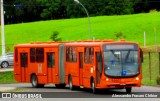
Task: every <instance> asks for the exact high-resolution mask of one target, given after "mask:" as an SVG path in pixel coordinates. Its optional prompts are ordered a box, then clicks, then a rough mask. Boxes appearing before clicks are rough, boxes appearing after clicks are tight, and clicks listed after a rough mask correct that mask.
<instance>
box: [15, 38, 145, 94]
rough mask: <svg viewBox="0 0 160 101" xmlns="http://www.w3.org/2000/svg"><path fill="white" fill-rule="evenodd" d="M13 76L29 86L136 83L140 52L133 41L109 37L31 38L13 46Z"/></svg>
mask: <svg viewBox="0 0 160 101" xmlns="http://www.w3.org/2000/svg"><path fill="white" fill-rule="evenodd" d="M14 56H15V59H14V77H15V80H17V81H18V82H27V83H31V84H32V86H33V87H44V85H45V84H55V86H56V87H65V86H66V85H69V88H70V89H71V90H73V89H74V88H75V87H76V86H79V87H80V88H91V89H92V91H93V93H96V90H97V89H107V88H125V89H126V92H127V93H131V90H132V87H140V86H141V80H142V62H143V52H142V51H141V48H140V46H139V45H138V44H137V43H134V42H127V41H124V40H122V41H120V42H115V41H112V40H104V41H78V42H61V43H60V42H35V43H29V44H19V45H15V47H14Z"/></svg>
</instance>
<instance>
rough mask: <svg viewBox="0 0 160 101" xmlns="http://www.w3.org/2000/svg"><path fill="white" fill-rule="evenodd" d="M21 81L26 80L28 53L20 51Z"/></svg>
mask: <svg viewBox="0 0 160 101" xmlns="http://www.w3.org/2000/svg"><path fill="white" fill-rule="evenodd" d="M20 67H21V81H22V82H26V76H27V67H28V53H20Z"/></svg>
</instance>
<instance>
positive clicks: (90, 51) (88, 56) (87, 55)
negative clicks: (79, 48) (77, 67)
mask: <svg viewBox="0 0 160 101" xmlns="http://www.w3.org/2000/svg"><path fill="white" fill-rule="evenodd" d="M93 60H94V48H93V47H86V48H85V49H84V62H85V63H87V64H92V63H93Z"/></svg>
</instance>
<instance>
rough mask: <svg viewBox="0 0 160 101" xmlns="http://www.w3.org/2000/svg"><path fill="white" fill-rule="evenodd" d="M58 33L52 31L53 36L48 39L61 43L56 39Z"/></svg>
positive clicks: (59, 39)
mask: <svg viewBox="0 0 160 101" xmlns="http://www.w3.org/2000/svg"><path fill="white" fill-rule="evenodd" d="M58 35H59V32H57V31H54V32H53V34H52V35H51V37H50V39H52V40H53V41H62V39H61V38H59V37H58Z"/></svg>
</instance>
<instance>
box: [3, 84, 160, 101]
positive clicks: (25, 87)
mask: <svg viewBox="0 0 160 101" xmlns="http://www.w3.org/2000/svg"><path fill="white" fill-rule="evenodd" d="M0 87H16V88H17V90H15V91H14V92H28V93H33V92H34V93H45V95H48V96H49V98H54V99H56V101H64V99H63V98H65V101H75V100H76V101H90V100H92V101H97V100H98V101H107V100H109V101H110V100H112V101H116V100H118V101H142V98H133V99H132V98H112V96H113V94H118V95H121V94H122V95H123V94H124V95H126V93H125V90H124V89H112V90H105V91H99V94H92V92H91V91H90V90H89V89H77V90H74V91H71V90H69V88H68V87H67V86H66V87H65V88H64V89H58V88H56V87H55V86H54V85H53V84H50V85H45V87H44V88H32V86H31V84H30V83H16V84H0ZM132 92H133V93H135V94H139V92H142V94H143V92H145V93H146V94H147V93H153V94H154V92H158V94H159V96H160V87H153V86H142V87H140V88H133V89H132ZM68 95H69V98H67V97H68ZM72 97H73V98H72ZM71 98H72V99H71ZM88 98H90V99H88ZM73 99H74V100H73ZM131 99H132V100H131ZM43 100H44V99H43ZM151 100H152V101H159V100H160V98H145V101H151ZM0 101H1V100H0ZM2 101H5V100H2ZM16 101H18V100H17V99H16ZM27 101H28V100H27ZM34 101H39V100H34ZM46 101H51V100H49V99H46Z"/></svg>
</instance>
